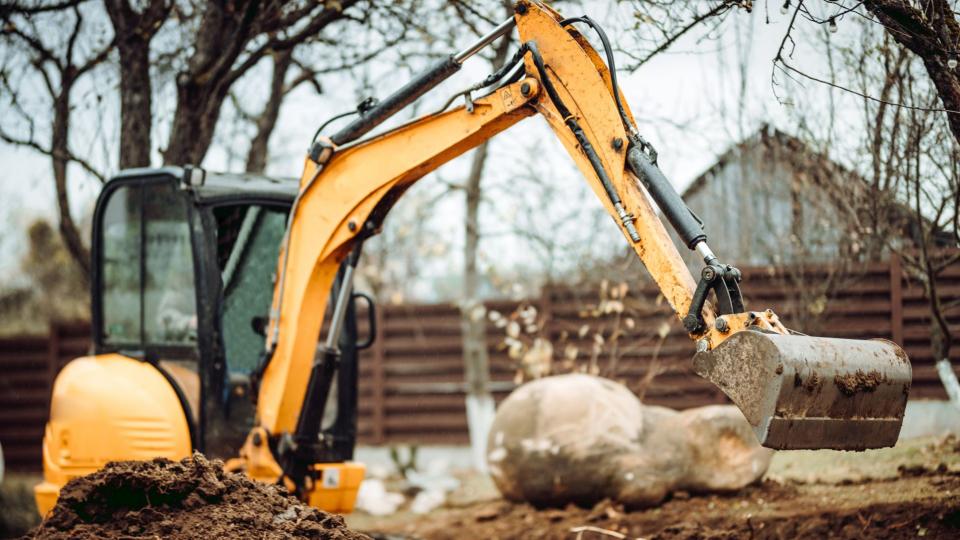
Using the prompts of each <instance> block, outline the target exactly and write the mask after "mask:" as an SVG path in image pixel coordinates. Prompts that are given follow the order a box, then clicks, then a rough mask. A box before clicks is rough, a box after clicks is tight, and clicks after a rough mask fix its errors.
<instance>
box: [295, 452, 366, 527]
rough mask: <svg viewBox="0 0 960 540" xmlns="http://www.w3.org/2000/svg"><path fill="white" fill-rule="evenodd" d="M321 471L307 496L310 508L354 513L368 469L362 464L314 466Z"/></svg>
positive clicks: (350, 462) (323, 464)
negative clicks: (361, 484)
mask: <svg viewBox="0 0 960 540" xmlns="http://www.w3.org/2000/svg"><path fill="white" fill-rule="evenodd" d="M313 469H314V470H315V471H320V475H319V478H318V480H317V482H316V483H315V484H314V485H313V489H311V490H310V493H309V494H308V495H307V502H308V503H310V506H316V507H317V508H322V509H324V510H326V511H327V512H337V513H340V514H346V513H348V512H353V505H354V503H355V502H356V500H357V491H358V490H359V489H360V483H361V482H363V474H364V472H365V471H366V468H365V467H364V466H363V464H362V463H355V462H353V461H348V462H346V463H318V464H316V465H314V466H313Z"/></svg>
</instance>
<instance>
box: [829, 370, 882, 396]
mask: <svg viewBox="0 0 960 540" xmlns="http://www.w3.org/2000/svg"><path fill="white" fill-rule="evenodd" d="M833 382H834V384H836V385H837V388H839V389H840V391H841V392H843V395H845V396H852V395H854V394H857V393H858V392H873V391H874V390H876V389H877V387H878V386H880V383H884V382H887V377H886V375H884V374H883V373H880V372H879V371H870V372H869V373H864V372H863V371H862V370H859V369H858V370H857V371H856V372H855V373H848V374H846V375H837V376H836V377H834V379H833Z"/></svg>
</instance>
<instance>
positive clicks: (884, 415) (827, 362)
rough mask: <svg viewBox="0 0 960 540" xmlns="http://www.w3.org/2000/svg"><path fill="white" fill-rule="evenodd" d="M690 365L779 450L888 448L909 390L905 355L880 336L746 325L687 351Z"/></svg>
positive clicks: (766, 443)
mask: <svg viewBox="0 0 960 540" xmlns="http://www.w3.org/2000/svg"><path fill="white" fill-rule="evenodd" d="M693 365H694V370H695V371H696V372H697V374H699V375H700V376H701V377H704V378H705V379H707V380H709V381H710V382H712V383H713V384H715V385H716V386H718V387H719V388H720V389H721V390H723V392H724V393H725V394H726V395H727V396H728V397H729V398H730V399H731V400H732V401H733V402H734V403H735V404H736V405H737V407H739V408H740V410H741V411H743V414H744V415H745V416H746V417H747V420H748V421H749V422H750V425H752V426H753V430H754V432H755V433H756V435H757V439H758V440H759V441H760V444H762V445H763V446H766V447H768V448H774V449H777V450H789V449H816V448H834V449H838V450H864V449H867V448H881V447H885V446H893V445H894V444H895V443H896V442H897V437H898V436H899V434H900V424H901V423H902V422H903V411H904V408H905V407H906V404H907V394H909V392H910V381H911V369H910V361H909V360H908V359H907V355H906V353H904V352H903V349H901V348H900V347H898V346H897V345H896V344H894V343H891V342H889V341H886V340H882V339H874V340H852V339H835V338H822V337H808V336H799V335H780V334H774V333H767V332H762V331H756V330H745V331H741V332H737V333H736V334H734V335H733V336H730V338H728V339H727V340H726V341H724V342H723V343H721V344H720V345H718V346H717V347H715V348H714V349H713V350H711V351H706V352H699V353H697V354H696V355H695V356H694V357H693Z"/></svg>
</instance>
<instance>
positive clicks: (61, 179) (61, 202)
mask: <svg viewBox="0 0 960 540" xmlns="http://www.w3.org/2000/svg"><path fill="white" fill-rule="evenodd" d="M61 76H62V80H61V81H60V84H61V87H60V94H58V95H57V96H56V99H55V100H54V102H53V131H52V136H51V140H50V154H51V157H52V160H51V161H52V162H53V181H54V185H55V186H56V191H57V211H58V215H59V220H60V234H61V236H63V242H64V244H66V246H67V251H69V252H70V255H71V256H72V257H73V260H75V261H76V262H77V265H78V266H79V267H80V271H81V273H82V274H83V277H84V279H85V280H87V281H89V279H90V251H88V250H87V247H86V246H84V245H83V240H81V239H80V231H79V230H78V229H77V225H76V223H75V222H74V221H73V216H71V215H70V198H69V194H68V193H67V164H68V163H69V160H68V158H67V156H69V151H68V146H67V134H68V133H69V129H70V92H71V91H72V90H73V75H72V73H69V72H65V73H62V74H61Z"/></svg>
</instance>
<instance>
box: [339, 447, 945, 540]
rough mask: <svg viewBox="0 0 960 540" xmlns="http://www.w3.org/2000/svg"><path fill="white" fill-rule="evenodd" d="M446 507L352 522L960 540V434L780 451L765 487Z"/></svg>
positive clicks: (490, 497)
mask: <svg viewBox="0 0 960 540" xmlns="http://www.w3.org/2000/svg"><path fill="white" fill-rule="evenodd" d="M465 486H466V487H465V488H463V489H461V492H460V493H457V494H455V497H453V498H452V499H451V504H450V505H448V506H449V507H448V508H445V509H441V510H436V511H434V512H431V513H430V514H428V515H424V516H416V515H412V514H410V513H399V514H396V515H393V516H388V517H380V518H377V517H374V516H369V515H364V514H362V513H357V514H354V515H351V516H348V518H347V522H348V525H349V526H351V527H353V528H355V529H358V530H362V531H365V532H368V533H374V534H375V536H380V537H386V538H390V537H412V538H422V539H424V540H434V539H436V540H440V539H465V538H491V539H493V538H499V539H521V538H522V539H582V540H587V539H607V538H618V539H621V538H650V539H653V538H684V539H686V538H690V539H692V538H827V537H830V538H917V537H926V538H960V441H958V440H957V439H956V438H953V437H951V438H941V439H936V440H931V439H926V440H914V441H909V442H906V443H902V444H900V445H898V446H897V447H896V448H893V449H885V450H874V451H867V452H834V451H818V452H809V451H803V452H779V453H778V454H777V455H776V456H775V458H774V460H773V463H772V465H771V468H770V471H769V472H768V474H767V475H766V477H765V478H764V480H763V482H762V483H761V484H759V485H755V486H751V487H749V488H747V489H745V490H742V491H740V492H738V493H733V494H725V495H697V494H689V493H678V494H676V495H675V496H674V497H673V498H672V499H671V500H669V501H667V502H666V503H665V504H663V505H662V506H660V507H658V508H652V509H646V510H633V511H630V510H627V509H624V508H622V507H620V506H618V505H616V504H613V503H610V502H605V503H601V504H599V505H597V506H596V507H595V508H590V509H584V508H577V507H572V506H571V507H567V508H563V509H535V508H532V507H530V506H528V505H524V504H512V503H508V502H505V501H501V500H498V499H497V498H496V494H495V492H492V491H490V488H489V487H484V486H483V482H482V481H480V480H477V479H471V480H469V481H468V482H466V484H465Z"/></svg>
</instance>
